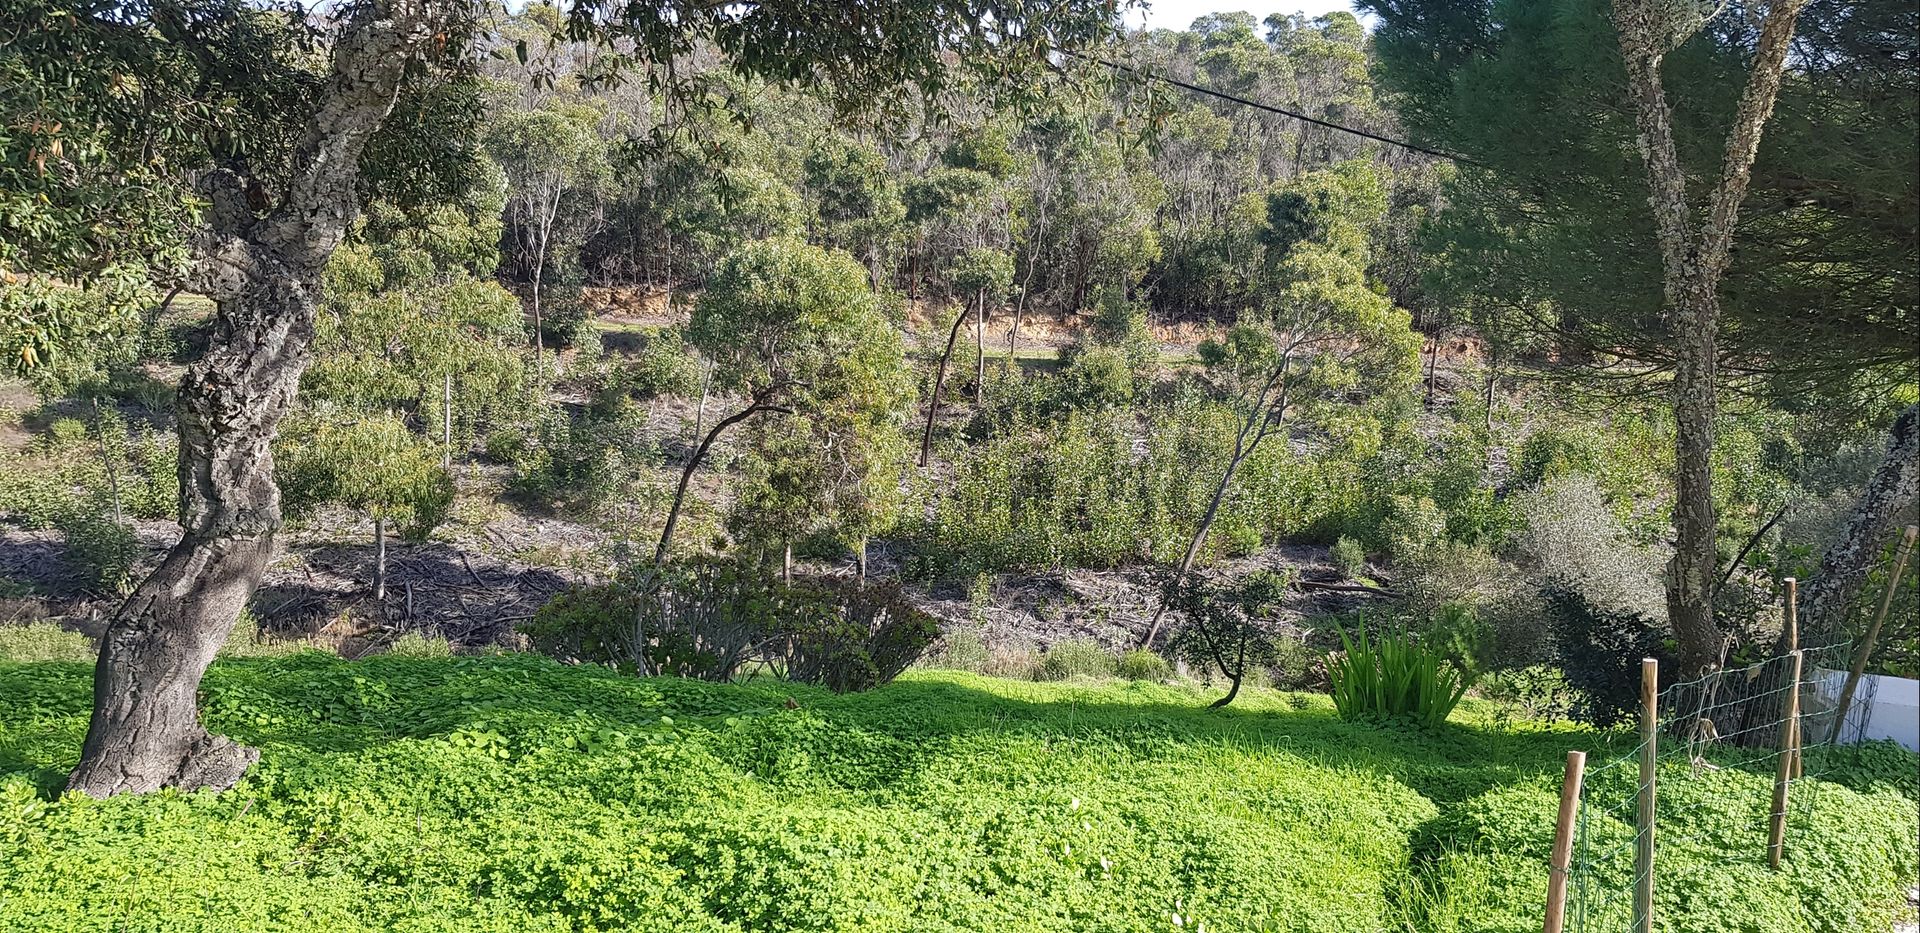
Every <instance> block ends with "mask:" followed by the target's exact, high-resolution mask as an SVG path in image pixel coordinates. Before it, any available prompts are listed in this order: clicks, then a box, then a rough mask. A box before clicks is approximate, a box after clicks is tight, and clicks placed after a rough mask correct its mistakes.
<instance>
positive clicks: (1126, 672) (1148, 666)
mask: <svg viewBox="0 0 1920 933" xmlns="http://www.w3.org/2000/svg"><path fill="white" fill-rule="evenodd" d="M1119 674H1120V676H1121V677H1122V678H1124V679H1127V680H1146V681H1151V682H1153V683H1161V682H1164V681H1166V680H1167V679H1168V678H1171V677H1172V676H1173V665H1172V664H1169V663H1167V659H1166V658H1163V657H1161V656H1159V655H1158V654H1155V653H1153V652H1152V651H1148V650H1147V649H1145V648H1135V649H1133V650H1132V651H1129V652H1127V653H1126V654H1125V655H1122V656H1121V658H1120V668H1119Z"/></svg>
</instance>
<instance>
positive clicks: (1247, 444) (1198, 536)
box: [1140, 347, 1297, 648]
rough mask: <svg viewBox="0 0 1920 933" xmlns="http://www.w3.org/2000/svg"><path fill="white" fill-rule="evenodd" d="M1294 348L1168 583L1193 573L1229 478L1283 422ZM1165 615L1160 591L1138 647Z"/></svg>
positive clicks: (1254, 412)
mask: <svg viewBox="0 0 1920 933" xmlns="http://www.w3.org/2000/svg"><path fill="white" fill-rule="evenodd" d="M1296 349H1297V347H1290V348H1289V349H1288V350H1287V351H1286V352H1285V353H1283V354H1281V356H1280V366H1279V368H1278V369H1276V370H1275V371H1274V372H1273V374H1272V375H1271V376H1269V377H1268V379H1267V383H1266V385H1265V386H1264V387H1262V388H1261V390H1260V394H1259V395H1258V396H1256V397H1255V399H1254V402H1253V405H1252V406H1251V408H1250V409H1249V410H1248V412H1247V420H1246V421H1245V422H1244V423H1242V424H1241V426H1240V430H1239V432H1238V433H1237V434H1235V435H1234V438H1233V456H1232V457H1231V458H1229V459H1228V460H1227V469H1226V471H1225V472H1223V473H1221V474H1220V482H1219V484H1218V485H1216V486H1214V488H1213V497H1212V498H1211V499H1208V500H1207V510H1206V511H1205V512H1203V513H1201V515H1200V524H1199V525H1198V526H1196V527H1195V528H1194V530H1193V540H1192V541H1191V542H1189V543H1188V544H1187V553H1186V556H1185V557H1182V558H1181V559H1180V566H1179V567H1178V568H1176V569H1175V570H1174V574H1173V580H1172V581H1171V584H1170V585H1172V586H1178V585H1179V584H1180V582H1181V581H1183V580H1185V579H1186V578H1187V574H1189V573H1191V572H1193V563H1194V561H1195V560H1197V559H1198V558H1199V557H1200V549H1201V548H1202V547H1204V546H1205V545H1206V543H1207V533H1208V532H1210V531H1212V530H1213V520H1214V519H1215V518H1216V517H1218V516H1219V514H1220V504H1221V503H1222V502H1225V501H1226V498H1227V490H1228V489H1230V488H1232V486H1233V478H1234V476H1235V475H1236V474H1238V473H1239V472H1240V465H1241V464H1243V463H1245V462H1247V458H1248V457H1251V456H1253V452H1254V451H1255V450H1257V449H1258V448H1259V447H1260V442H1261V441H1264V440H1266V439H1267V435H1268V434H1270V433H1272V432H1273V431H1274V430H1276V429H1278V428H1279V427H1280V426H1282V425H1284V424H1285V423H1286V420H1285V419H1286V415H1287V391H1288V388H1289V387H1288V384H1287V376H1288V373H1289V372H1290V371H1291V370H1292V368H1293V354H1294V352H1295V350H1296ZM1275 386H1279V388H1280V395H1279V398H1278V399H1277V400H1276V401H1275V403H1274V406H1273V407H1272V408H1268V407H1267V395H1268V393H1270V392H1272V391H1273V390H1274V387H1275ZM1166 614H1167V594H1166V593H1165V592H1163V593H1161V596H1160V603H1159V605H1158V606H1157V607H1156V608H1155V609H1154V610H1153V620H1152V621H1150V622H1149V623H1147V637H1145V638H1143V639H1141V640H1140V647H1142V648H1152V647H1153V640H1154V638H1155V637H1157V636H1158V635H1159V634H1160V624H1161V622H1162V621H1164V620H1165V618H1166Z"/></svg>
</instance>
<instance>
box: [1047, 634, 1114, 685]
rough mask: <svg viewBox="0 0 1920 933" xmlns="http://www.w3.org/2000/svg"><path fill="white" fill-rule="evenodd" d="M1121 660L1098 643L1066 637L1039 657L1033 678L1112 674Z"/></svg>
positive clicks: (1105, 675)
mask: <svg viewBox="0 0 1920 933" xmlns="http://www.w3.org/2000/svg"><path fill="white" fill-rule="evenodd" d="M1119 666H1120V662H1119V661H1118V660H1116V659H1115V658H1114V656H1113V652H1111V651H1108V650H1107V649H1106V648H1105V647H1103V646H1102V645H1101V644H1100V643H1099V642H1095V641H1088V640H1085V639H1069V640H1067V641H1061V642H1055V643H1053V644H1052V645H1050V646H1048V648H1047V651H1046V654H1044V655H1042V656H1041V658H1040V667H1039V669H1038V670H1036V671H1035V672H1034V675H1033V677H1034V679H1035V680H1072V679H1074V678H1076V677H1112V676H1113V675H1114V673H1115V672H1116V671H1117V670H1118V669H1119Z"/></svg>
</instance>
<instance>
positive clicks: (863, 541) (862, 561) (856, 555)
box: [853, 535, 867, 583]
mask: <svg viewBox="0 0 1920 933" xmlns="http://www.w3.org/2000/svg"><path fill="white" fill-rule="evenodd" d="M853 572H854V578H855V579H857V580H859V581H861V582H862V583H864V582H866V579H867V536H866V535H861V536H860V546H859V547H858V548H857V549H855V550H854V552H853Z"/></svg>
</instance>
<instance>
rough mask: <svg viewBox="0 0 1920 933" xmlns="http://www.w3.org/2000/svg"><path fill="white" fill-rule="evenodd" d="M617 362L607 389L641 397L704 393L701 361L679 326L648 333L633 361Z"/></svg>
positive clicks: (604, 389) (606, 385) (608, 380)
mask: <svg viewBox="0 0 1920 933" xmlns="http://www.w3.org/2000/svg"><path fill="white" fill-rule="evenodd" d="M613 365H614V366H615V369H614V371H613V372H612V373H610V374H609V378H608V379H607V380H606V382H605V383H604V384H603V385H604V388H603V391H616V392H622V393H625V394H626V395H628V396H631V397H633V398H637V399H651V398H659V397H661V396H673V395H680V396H696V395H698V394H699V393H700V363H699V361H698V360H697V359H696V358H695V357H694V355H693V352H692V351H691V350H690V349H688V347H687V340H686V334H685V333H684V332H683V331H682V330H681V329H680V328H678V327H662V328H659V329H657V330H649V331H647V332H645V333H644V334H643V335H642V341H641V344H640V349H639V351H638V352H637V353H635V354H634V355H633V358H632V360H631V361H628V362H626V363H624V364H623V363H619V362H617V361H616V362H614V364H613Z"/></svg>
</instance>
